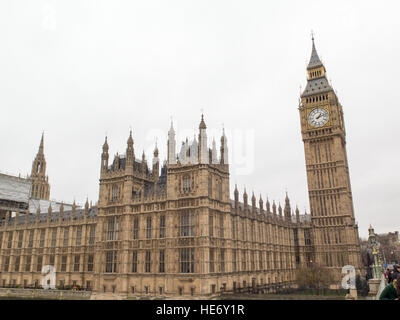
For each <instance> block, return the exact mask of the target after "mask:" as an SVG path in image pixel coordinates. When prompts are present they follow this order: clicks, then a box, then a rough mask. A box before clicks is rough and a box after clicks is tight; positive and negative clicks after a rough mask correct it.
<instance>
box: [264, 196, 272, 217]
mask: <svg viewBox="0 0 400 320" xmlns="http://www.w3.org/2000/svg"><path fill="white" fill-rule="evenodd" d="M265 209H266V210H267V214H271V207H270V203H269V199H268V197H267V204H266V208H265Z"/></svg>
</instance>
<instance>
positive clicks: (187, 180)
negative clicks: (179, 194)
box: [183, 175, 191, 193]
mask: <svg viewBox="0 0 400 320" xmlns="http://www.w3.org/2000/svg"><path fill="white" fill-rule="evenodd" d="M190 184H191V181H190V176H189V175H185V176H184V177H183V192H184V193H187V192H190V191H191V186H190Z"/></svg>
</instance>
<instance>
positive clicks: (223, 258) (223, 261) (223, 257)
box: [220, 249, 225, 272]
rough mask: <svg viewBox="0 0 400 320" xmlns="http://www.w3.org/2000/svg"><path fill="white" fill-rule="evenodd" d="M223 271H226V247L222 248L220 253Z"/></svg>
mask: <svg viewBox="0 0 400 320" xmlns="http://www.w3.org/2000/svg"><path fill="white" fill-rule="evenodd" d="M220 263H221V264H220V265H221V272H225V249H221V253H220Z"/></svg>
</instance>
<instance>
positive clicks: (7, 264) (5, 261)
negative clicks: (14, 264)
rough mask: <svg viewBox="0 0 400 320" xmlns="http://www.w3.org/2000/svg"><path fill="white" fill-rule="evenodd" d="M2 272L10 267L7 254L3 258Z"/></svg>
mask: <svg viewBox="0 0 400 320" xmlns="http://www.w3.org/2000/svg"><path fill="white" fill-rule="evenodd" d="M3 267H4V269H3V270H4V272H8V268H9V267H10V257H9V256H7V257H5V258H4V266H3Z"/></svg>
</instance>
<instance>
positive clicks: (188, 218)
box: [180, 211, 194, 237]
mask: <svg viewBox="0 0 400 320" xmlns="http://www.w3.org/2000/svg"><path fill="white" fill-rule="evenodd" d="M180 236H181V237H193V236H194V214H193V213H192V212H187V211H185V212H182V213H181V217H180Z"/></svg>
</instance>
